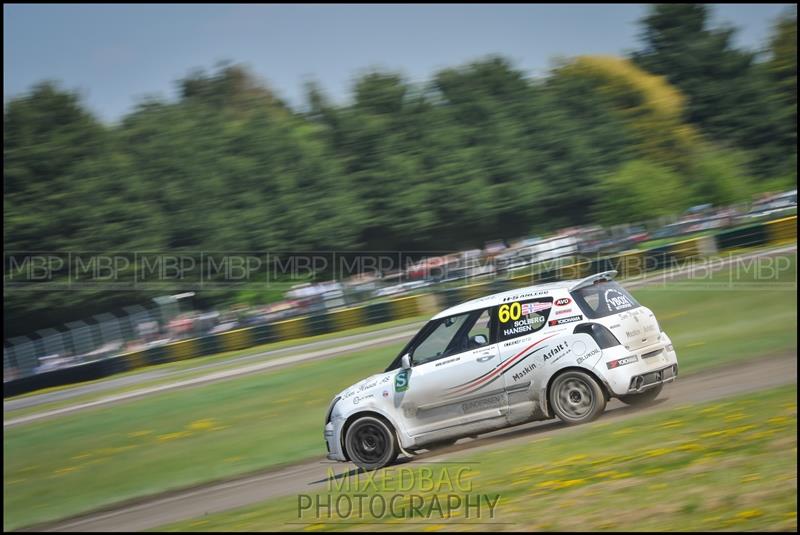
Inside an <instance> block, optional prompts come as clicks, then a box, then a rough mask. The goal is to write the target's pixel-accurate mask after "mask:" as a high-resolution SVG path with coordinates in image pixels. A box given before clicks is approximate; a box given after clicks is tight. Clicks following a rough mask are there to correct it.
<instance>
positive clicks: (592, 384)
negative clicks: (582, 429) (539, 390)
mask: <svg viewBox="0 0 800 535" xmlns="http://www.w3.org/2000/svg"><path fill="white" fill-rule="evenodd" d="M549 397H550V400H549V401H550V407H552V409H553V412H554V413H555V415H556V416H558V418H559V419H560V420H561V421H563V422H564V423H566V424H568V425H578V424H583V423H586V422H591V421H592V420H594V419H595V418H597V417H598V416H600V414H602V413H603V411H604V410H605V408H606V396H605V394H604V393H603V389H602V388H600V385H599V384H597V381H595V380H594V379H593V378H592V377H591V376H590V375H587V374H585V373H583V372H579V371H568V372H565V373H562V374H561V375H559V376H558V377H556V378H555V379H554V380H553V382H552V384H551V385H550V396H549Z"/></svg>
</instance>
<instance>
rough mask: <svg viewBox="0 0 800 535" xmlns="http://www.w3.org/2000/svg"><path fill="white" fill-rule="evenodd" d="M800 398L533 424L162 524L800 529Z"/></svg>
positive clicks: (793, 393) (200, 527)
mask: <svg viewBox="0 0 800 535" xmlns="http://www.w3.org/2000/svg"><path fill="white" fill-rule="evenodd" d="M796 400H797V389H796V386H792V387H784V388H781V389H777V390H774V391H770V392H762V393H758V394H755V395H748V396H742V397H735V398H728V399H725V400H722V401H719V402H715V403H709V404H703V405H697V406H686V407H682V408H679V409H676V410H670V411H664V412H659V413H657V414H655V415H641V416H637V417H635V418H632V419H630V420H626V421H623V422H616V423H594V424H589V425H588V426H585V427H581V428H577V429H575V430H572V431H570V432H568V433H563V434H561V435H559V436H556V437H546V438H540V439H537V438H536V436H535V434H533V435H532V436H531V440H530V441H529V442H527V443H525V444H522V445H514V446H509V447H505V448H495V449H492V450H491V451H488V452H482V453H476V452H470V453H466V454H460V455H453V456H451V457H449V458H448V464H429V465H427V466H426V467H424V468H423V467H422V466H418V465H417V466H415V465H410V466H407V467H403V470H407V471H410V475H407V476H405V478H404V479H401V478H400V477H399V476H400V469H399V468H398V467H394V468H393V469H392V468H390V469H388V470H393V471H392V472H389V473H388V474H387V472H386V470H387V469H385V470H383V471H381V472H382V474H381V475H378V476H376V478H375V479H376V480H377V481H378V483H377V484H376V485H375V487H377V489H375V488H374V487H373V486H372V485H370V484H368V483H366V481H365V480H364V479H362V480H361V485H359V486H357V487H355V488H350V489H349V490H348V489H347V488H346V486H345V483H344V482H342V481H339V482H337V483H335V484H334V483H331V484H329V485H328V488H327V489H325V490H324V491H322V492H321V493H317V494H319V495H320V496H321V499H319V500H317V499H316V498H314V495H311V496H310V499H309V500H308V501H306V502H301V501H300V499H299V498H298V496H290V497H286V498H281V499H278V500H272V501H269V502H266V503H261V504H258V505H255V506H249V507H246V508H242V509H237V510H233V511H228V512H224V513H219V514H212V515H207V516H204V517H202V518H196V519H191V520H187V521H184V522H181V523H178V524H175V525H171V526H166V527H163V528H160V530H167V531H265V530H270V531H280V530H306V531H334V530H340V529H347V530H354V531H365V532H374V531H395V530H402V531H408V530H413V531H438V530H441V529H447V530H451V531H452V530H459V531H474V530H481V531H484V530H489V531H494V530H497V531H505V530H520V529H524V530H528V531H582V530H587V531H588V530H591V531H605V530H611V531H642V530H652V531H660V530H670V531H693V530H698V531H709V530H736V531H751V530H771V531H796V529H797V475H796V472H797V406H796ZM424 469H427V470H430V475H429V476H427V477H426V474H424V473H423V472H422V470H424ZM464 469H466V470H465V471H464V472H461V473H460V474H459V472H458V470H464ZM340 471H341V470H339V472H340ZM382 475H383V478H382V477H381V476H382ZM353 482H354V480H351V483H353ZM336 485H339V488H337V487H336ZM379 493H380V494H382V496H383V497H384V499H385V503H387V504H388V503H391V501H392V497H393V496H395V495H399V496H400V498H398V499H397V500H396V502H395V503H396V504H397V505H396V507H395V508H394V509H393V510H387V511H386V512H384V510H383V509H381V507H380V505H375V507H374V508H373V509H372V513H371V512H370V509H369V507H368V505H366V504H370V503H371V500H372V499H373V498H372V497H373V496H375V495H377V494H379ZM343 494H344V495H347V496H349V497H350V498H351V501H340V504H341V505H340V509H339V511H340V512H341V515H339V514H337V511H336V507H335V506H334V507H332V508H330V509H328V508H324V507H323V508H321V509H320V510H319V514H318V513H317V511H316V510H315V509H314V508H308V507H304V508H303V509H302V510H300V508H299V504H301V503H302V504H303V505H304V506H305V505H307V504H308V503H322V504H325V503H326V499H327V498H329V497H330V498H331V502H332V503H334V504H335V503H336V500H342V498H341V495H343ZM357 494H363V495H365V498H363V501H362V503H363V504H365V505H364V508H363V513H362V514H360V515H359V513H358V509H356V508H353V509H352V512H351V513H349V514H348V509H349V507H348V505H344V504H349V503H357V501H356V499H355V498H356V495H357ZM411 495H416V496H419V497H420V498H419V499H415V498H411ZM434 495H435V496H436V500H437V503H438V504H439V505H442V508H441V511H440V510H439V509H437V508H435V506H434V501H433V500H434V498H433V496H434ZM449 496H456V497H458V498H459V499H460V500H461V502H462V505H456V503H457V502H456V500H455V499H451V498H449ZM466 496H470V499H471V500H472V502H473V503H476V502H477V500H478V499H479V498H480V497H481V496H485V497H487V498H488V499H490V500H491V501H492V502H494V500H497V502H496V509H494V511H493V515H490V514H489V509H488V508H487V507H485V506H484V508H483V509H482V514H480V516H478V515H479V513H478V510H477V508H476V507H473V508H472V509H471V513H470V515H469V517H468V516H467V512H468V511H467V509H466V507H464V506H463V502H465V500H466ZM448 500H451V501H449V502H448ZM374 503H376V504H377V503H380V502H374ZM448 503H449V504H450V506H449V507H450V508H448V505H445V504H448ZM415 504H416V505H417V511H414V510H413V508H412V505H415ZM359 520H361V521H364V522H370V523H379V525H375V524H366V525H362V524H357V523H355V524H354V522H358V521H359ZM337 523H347V524H345V525H341V524H337Z"/></svg>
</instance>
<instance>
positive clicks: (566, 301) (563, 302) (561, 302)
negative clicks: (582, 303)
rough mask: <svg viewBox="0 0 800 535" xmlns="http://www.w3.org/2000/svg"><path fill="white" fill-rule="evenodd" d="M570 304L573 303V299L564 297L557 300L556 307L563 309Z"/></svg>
mask: <svg viewBox="0 0 800 535" xmlns="http://www.w3.org/2000/svg"><path fill="white" fill-rule="evenodd" d="M570 303H572V299H570V298H569V297H562V298H561V299H556V300H555V305H556V306H557V307H563V306H565V305H568V304H570Z"/></svg>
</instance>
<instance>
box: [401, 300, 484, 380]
mask: <svg viewBox="0 0 800 535" xmlns="http://www.w3.org/2000/svg"><path fill="white" fill-rule="evenodd" d="M492 329H493V325H492V315H491V309H484V310H473V311H471V312H467V313H465V314H459V315H458V316H451V317H449V318H443V319H441V320H439V321H438V323H437V324H436V325H435V326H433V329H432V330H431V331H430V332H429V333H428V335H427V336H426V337H425V338H424V339H423V340H421V341H420V342H418V343H417V344H416V346H415V347H414V349H413V350H412V353H411V357H412V360H413V363H414V365H415V366H416V365H419V364H425V363H426V362H431V361H434V360H437V359H440V358H443V357H446V356H448V355H455V354H457V353H463V352H464V351H469V350H471V349H476V348H478V347H482V346H488V345H490V344H492V343H493V342H492V340H493V334H494V333H493V332H492ZM478 335H483V337H484V338H485V341H484V342H482V343H480V339H479V340H476V339H475V336H478Z"/></svg>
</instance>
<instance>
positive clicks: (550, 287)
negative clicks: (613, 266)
mask: <svg viewBox="0 0 800 535" xmlns="http://www.w3.org/2000/svg"><path fill="white" fill-rule="evenodd" d="M616 275H617V272H616V271H613V270H612V271H603V272H602V273H596V274H594V275H590V276H588V277H585V278H583V279H570V280H563V281H556V282H548V283H546V284H534V285H533V286H525V287H524V288H515V289H514V290H507V291H505V292H500V293H496V294H492V295H486V296H484V297H478V298H477V299H472V300H470V301H466V302H464V303H459V304H458V305H455V306H452V307H450V308H448V309H445V310H442V311H441V312H439V313H438V314H436V315H435V316H434V317H433V318H431V319H434V320H435V319H439V318H446V317H448V316H454V315H457V314H463V313H464V312H471V311H473V310H478V309H483V308H489V307H494V306H497V305H501V304H503V303H507V302H511V301H515V300H517V299H519V298H523V297H527V296H528V295H529V294H531V293H540V292H541V295H547V294H548V293H551V292H554V291H557V290H566V291H573V290H577V289H578V288H583V287H584V286H591V285H592V284H594V283H595V282H596V281H600V280H612V279H613V278H614V277H615V276H616Z"/></svg>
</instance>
